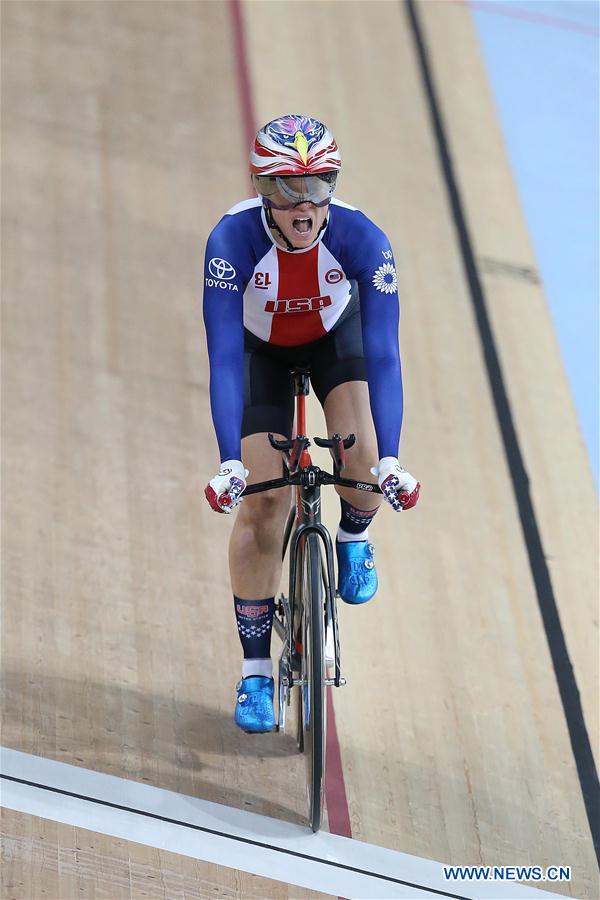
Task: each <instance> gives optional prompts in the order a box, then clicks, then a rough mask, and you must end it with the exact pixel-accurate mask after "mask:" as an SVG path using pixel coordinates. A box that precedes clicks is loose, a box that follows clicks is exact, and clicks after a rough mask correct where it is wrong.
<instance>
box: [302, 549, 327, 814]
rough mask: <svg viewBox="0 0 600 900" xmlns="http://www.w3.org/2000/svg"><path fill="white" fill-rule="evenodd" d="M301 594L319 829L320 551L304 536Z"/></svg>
mask: <svg viewBox="0 0 600 900" xmlns="http://www.w3.org/2000/svg"><path fill="white" fill-rule="evenodd" d="M301 557H302V558H301V564H302V592H303V598H302V599H303V609H302V612H303V627H302V636H303V653H302V658H303V663H302V678H303V681H304V684H303V687H302V698H301V703H302V737H303V750H304V755H305V759H306V774H307V788H308V806H309V823H310V827H311V828H312V830H313V831H318V830H319V829H320V827H321V819H322V815H323V796H324V789H325V747H326V727H327V721H326V709H327V707H326V696H325V677H326V671H325V653H324V650H325V638H324V607H325V595H324V589H323V576H322V566H321V547H320V543H319V538H318V537H317V535H316V534H309V535H307V536H306V540H305V542H304V547H303V548H302V551H301Z"/></svg>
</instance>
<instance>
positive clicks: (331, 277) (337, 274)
mask: <svg viewBox="0 0 600 900" xmlns="http://www.w3.org/2000/svg"><path fill="white" fill-rule="evenodd" d="M343 278H344V273H343V272H342V270H341V269H330V270H329V271H328V272H326V273H325V281H326V282H327V284H338V283H339V282H340V281H342V280H343Z"/></svg>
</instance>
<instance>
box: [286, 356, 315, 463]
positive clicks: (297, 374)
mask: <svg viewBox="0 0 600 900" xmlns="http://www.w3.org/2000/svg"><path fill="white" fill-rule="evenodd" d="M291 372H292V376H293V378H294V394H295V397H296V429H295V431H296V434H301V435H306V407H305V398H306V397H307V396H308V393H309V391H310V370H309V369H301V368H296V369H292V370H291ZM310 465H311V458H310V453H309V452H308V450H303V452H302V455H301V457H300V466H301V468H306V466H310Z"/></svg>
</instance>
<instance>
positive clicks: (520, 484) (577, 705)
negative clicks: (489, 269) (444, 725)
mask: <svg viewBox="0 0 600 900" xmlns="http://www.w3.org/2000/svg"><path fill="white" fill-rule="evenodd" d="M404 6H405V10H406V14H407V17H408V22H409V26H410V30H411V32H412V36H413V39H414V43H415V50H416V55H417V58H418V63H419V68H420V73H421V78H422V81H423V89H424V91H425V95H426V98H427V102H428V106H429V113H430V118H431V126H432V129H433V132H434V134H435V139H436V143H437V150H438V156H439V161H440V165H441V168H442V172H443V175H444V179H445V182H446V188H447V191H448V201H449V204H450V208H451V210H452V216H453V219H454V225H455V228H456V235H457V238H458V242H459V245H460V249H461V253H462V259H463V265H464V270H465V274H466V277H467V281H468V284H469V291H470V294H471V300H472V302H473V309H474V312H475V319H476V321H477V327H478V329H479V337H480V341H481V346H482V350H483V355H484V358H485V365H486V369H487V375H488V380H489V384H490V389H491V392H492V396H493V399H494V405H495V408H496V417H497V420H498V425H499V428H500V432H501V435H502V441H503V444H504V453H505V455H506V460H507V462H508V467H509V471H510V476H511V480H512V485H513V491H514V495H515V501H516V504H517V507H518V510H519V518H520V520H521V528H522V531H523V539H524V541H525V546H526V548H527V554H528V556H529V566H530V568H531V574H532V576H533V581H534V584H535V589H536V593H537V599H538V605H539V609H540V613H541V616H542V621H543V624H544V630H545V633H546V640H547V642H548V648H549V650H550V656H551V658H552V665H553V667H554V674H555V676H556V681H557V684H558V690H559V693H560V698H561V701H562V707H563V711H564V715H565V719H566V723H567V728H568V730H569V738H570V740H571V747H572V749H573V756H574V757H575V764H576V766H577V774H578V776H579V784H580V787H581V793H582V795H583V801H584V804H585V809H586V813H587V818H588V822H589V826H590V831H591V833H592V838H593V841H594V847H595V850H596V857H597V858H598V861H599V862H600V786H599V783H598V772H597V770H596V765H595V762H594V756H593V754H592V748H591V745H590V739H589V736H588V733H587V728H586V724H585V719H584V717H583V709H582V706H581V698H580V695H579V688H578V687H577V681H576V679H575V673H574V671H573V665H572V663H571V659H570V657H569V651H568V649H567V643H566V640H565V636H564V633H563V630H562V625H561V621H560V615H559V612H558V607H557V604H556V598H555V596H554V590H553V587H552V581H551V578H550V572H549V571H548V565H547V563H546V556H545V553H544V548H543V545H542V539H541V535H540V529H539V526H538V522H537V518H536V514H535V509H534V505H533V500H532V497H531V493H530V490H529V476H528V475H527V470H526V468H525V462H524V459H523V453H522V451H521V447H520V445H519V439H518V436H517V431H516V427H515V422H514V419H513V415H512V411H511V408H510V402H509V399H508V392H507V390H506V385H505V381H504V376H503V374H502V366H501V364H500V357H499V354H498V350H497V347H496V341H495V338H494V333H493V331H492V327H491V322H490V318H489V315H488V311H487V302H486V298H485V294H484V291H483V287H482V284H481V280H480V278H479V273H478V271H477V265H476V262H475V254H474V253H473V245H472V242H471V237H470V235H469V230H468V228H467V221H466V216H465V214H464V210H463V203H462V199H461V195H460V192H459V189H458V183H457V180H456V177H455V175H454V167H453V164H452V156H451V153H450V147H449V143H448V140H447V138H446V133H445V129H444V124H443V119H442V114H441V110H440V105H439V103H438V100H437V95H436V92H435V87H434V82H433V75H432V66H431V63H430V56H429V52H428V50H427V47H426V44H425V40H424V37H423V30H422V27H421V25H420V23H419V15H418V13H417V6H418V3H416V2H415V0H405V2H404Z"/></svg>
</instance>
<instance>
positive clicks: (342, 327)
mask: <svg viewBox="0 0 600 900" xmlns="http://www.w3.org/2000/svg"><path fill="white" fill-rule="evenodd" d="M310 369H311V382H312V385H313V387H314V389H315V394H316V395H317V397H318V398H319V401H320V402H321V405H322V406H323V408H325V402H326V400H327V398H328V396H329V394H330V393H331V392H332V391H333V390H334V389H335V388H337V387H338V385H340V384H346V383H348V382H355V381H359V382H360V381H362V382H366V380H367V368H366V363H365V358H364V351H363V342H362V326H361V319H360V305H359V300H358V293H357V292H356V291H355V292H354V293H353V295H352V298H351V300H350V304H349V308H348V310H347V311H346V312H344V313H343V315H342V318H341V320H340V322H339V324H338V325H336V326H335V327H334V329H333V330H332V331H330V332H329V334H328V335H327V336H326V337H324V338H322V339H321V340H320V341H319V342H318V343H317V344H316V345H315V346H314V348H313V352H312V354H311V361H310Z"/></svg>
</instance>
